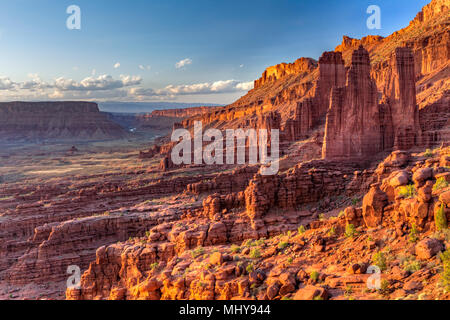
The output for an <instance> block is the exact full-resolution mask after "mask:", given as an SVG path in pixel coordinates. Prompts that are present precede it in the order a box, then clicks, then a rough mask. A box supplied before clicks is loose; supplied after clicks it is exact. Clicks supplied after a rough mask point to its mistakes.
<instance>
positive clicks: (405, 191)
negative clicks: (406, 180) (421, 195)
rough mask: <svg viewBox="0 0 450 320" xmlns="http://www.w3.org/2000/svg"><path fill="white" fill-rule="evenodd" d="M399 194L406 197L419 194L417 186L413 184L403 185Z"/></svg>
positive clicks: (411, 197)
mask: <svg viewBox="0 0 450 320" xmlns="http://www.w3.org/2000/svg"><path fill="white" fill-rule="evenodd" d="M398 195H399V196H400V197H403V198H405V199H413V198H415V197H416V196H417V190H416V187H415V186H414V185H413V184H409V185H407V186H401V187H399V190H398Z"/></svg>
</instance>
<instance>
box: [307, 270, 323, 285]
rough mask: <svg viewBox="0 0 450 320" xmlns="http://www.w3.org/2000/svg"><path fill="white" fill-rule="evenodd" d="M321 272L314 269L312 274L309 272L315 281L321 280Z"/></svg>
mask: <svg viewBox="0 0 450 320" xmlns="http://www.w3.org/2000/svg"><path fill="white" fill-rule="evenodd" d="M319 275H320V274H319V272H317V271H315V270H314V271H312V272H311V273H310V274H309V278H310V279H311V280H312V281H315V282H317V280H319Z"/></svg>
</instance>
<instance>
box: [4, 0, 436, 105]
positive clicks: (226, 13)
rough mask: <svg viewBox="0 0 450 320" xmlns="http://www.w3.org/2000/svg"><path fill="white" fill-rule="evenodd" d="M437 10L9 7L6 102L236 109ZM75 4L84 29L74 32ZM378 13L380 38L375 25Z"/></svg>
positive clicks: (61, 2) (382, 2)
mask: <svg viewBox="0 0 450 320" xmlns="http://www.w3.org/2000/svg"><path fill="white" fill-rule="evenodd" d="M428 2H429V0H395V1H392V0H371V1H365V0H348V1H341V0H338V1H337V0H323V1H319V0H315V1H306V0H241V1H235V0H227V1H223V0H184V1H181V0H180V1H176V0H161V1H160V0H130V1H110V0H109V1H108V0H71V1H65V0H14V1H13V0H8V1H1V2H0V48H1V50H0V100H18V99H20V100H47V99H85V100H87V99H89V100H110V101H113V100H114V101H157V100H165V101H179V102H211V103H230V102H232V101H234V100H235V99H236V98H238V97H240V96H242V95H243V94H245V90H248V89H249V88H250V87H251V83H252V81H253V80H255V79H257V78H258V77H259V76H260V75H261V73H262V72H263V71H264V69H265V68H266V67H268V66H270V65H274V64H277V63H280V62H292V61H294V60H295V59H297V58H299V57H303V56H305V57H312V58H315V59H317V58H318V57H319V56H320V55H321V53H322V52H323V51H327V50H332V49H334V48H335V47H336V46H337V45H338V44H339V43H340V42H341V39H342V36H343V35H348V36H351V37H358V38H360V37H362V36H365V35H368V34H380V35H383V36H387V35H389V34H391V33H392V32H393V31H396V30H398V29H401V28H402V27H405V26H406V25H408V23H409V21H410V20H411V19H412V18H414V16H415V15H416V14H417V12H419V11H420V10H421V8H422V7H423V6H424V5H426V4H427V3H428ZM69 5H78V6H79V7H80V9H81V30H68V29H67V28H66V20H67V18H68V17H69V15H68V14H67V13H66V8H67V7H68V6H69ZM369 5H378V6H379V7H380V8H381V22H382V29H381V30H369V29H368V28H367V27H366V20H367V18H368V17H369V15H368V14H367V13H366V10H367V7H368V6H369ZM180 61H184V63H181V64H178V68H177V67H176V65H177V63H179V62H180ZM119 64H120V66H119Z"/></svg>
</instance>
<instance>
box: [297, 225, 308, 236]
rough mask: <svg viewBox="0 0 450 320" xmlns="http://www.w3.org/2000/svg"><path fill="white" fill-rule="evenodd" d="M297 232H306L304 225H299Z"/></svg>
mask: <svg viewBox="0 0 450 320" xmlns="http://www.w3.org/2000/svg"><path fill="white" fill-rule="evenodd" d="M297 232H298V234H304V233H305V232H306V229H305V226H303V225H301V226H300V227H298V229H297Z"/></svg>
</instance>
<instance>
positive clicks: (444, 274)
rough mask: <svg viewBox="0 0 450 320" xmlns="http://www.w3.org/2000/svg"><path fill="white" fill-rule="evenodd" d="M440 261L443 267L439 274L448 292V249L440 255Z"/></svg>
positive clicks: (449, 263)
mask: <svg viewBox="0 0 450 320" xmlns="http://www.w3.org/2000/svg"><path fill="white" fill-rule="evenodd" d="M441 260H442V264H443V265H444V270H443V271H442V274H441V280H442V284H443V285H444V286H445V287H446V289H447V290H450V249H448V250H447V251H445V252H444V253H441Z"/></svg>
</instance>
